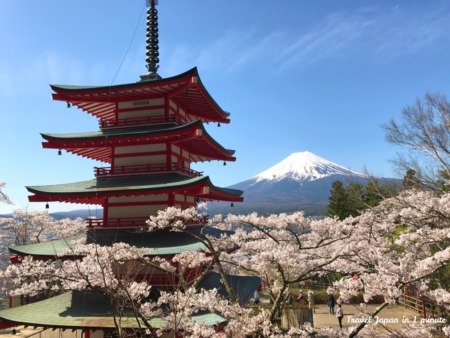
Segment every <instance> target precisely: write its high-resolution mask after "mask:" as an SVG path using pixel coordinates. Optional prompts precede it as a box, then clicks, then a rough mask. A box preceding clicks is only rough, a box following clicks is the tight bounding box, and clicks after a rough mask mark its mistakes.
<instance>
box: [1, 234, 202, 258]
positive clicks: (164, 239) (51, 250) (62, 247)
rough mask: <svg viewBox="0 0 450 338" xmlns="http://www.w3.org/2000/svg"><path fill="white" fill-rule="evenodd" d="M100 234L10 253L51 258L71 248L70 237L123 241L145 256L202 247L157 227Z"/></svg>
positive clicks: (109, 242) (103, 242)
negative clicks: (139, 230)
mask: <svg viewBox="0 0 450 338" xmlns="http://www.w3.org/2000/svg"><path fill="white" fill-rule="evenodd" d="M99 233H100V234H101V235H99V236H96V235H95V232H90V231H89V232H88V233H85V234H81V235H78V236H75V237H70V238H65V239H58V240H53V241H48V242H42V243H33V244H26V245H17V246H13V247H10V248H9V250H10V251H11V252H12V253H15V254H19V255H25V256H27V255H30V256H35V257H38V256H41V257H42V256H43V257H49V256H50V257H53V256H57V255H59V254H61V253H62V252H64V251H66V250H67V249H70V248H71V244H70V243H72V242H73V240H80V239H83V238H84V239H85V241H86V243H93V242H96V243H98V244H99V245H103V246H109V245H112V244H113V243H120V242H122V243H126V244H129V245H131V246H135V247H138V248H142V249H144V254H145V255H147V256H159V255H176V254H179V253H182V252H185V251H204V250H205V249H206V248H205V246H204V245H203V244H202V243H201V242H199V241H198V240H196V239H195V238H194V237H193V236H190V235H189V234H186V233H182V232H169V231H166V230H158V231H153V232H133V231H127V230H102V231H100V232H99Z"/></svg>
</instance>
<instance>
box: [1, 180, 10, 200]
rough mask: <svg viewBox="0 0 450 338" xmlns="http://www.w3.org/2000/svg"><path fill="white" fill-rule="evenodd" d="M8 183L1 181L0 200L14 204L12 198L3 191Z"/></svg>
mask: <svg viewBox="0 0 450 338" xmlns="http://www.w3.org/2000/svg"><path fill="white" fill-rule="evenodd" d="M5 185H6V184H5V183H4V182H0V202H3V203H7V204H12V203H11V200H10V199H9V197H8V195H6V194H5V193H4V192H3V191H2V188H3V187H4V186H5Z"/></svg>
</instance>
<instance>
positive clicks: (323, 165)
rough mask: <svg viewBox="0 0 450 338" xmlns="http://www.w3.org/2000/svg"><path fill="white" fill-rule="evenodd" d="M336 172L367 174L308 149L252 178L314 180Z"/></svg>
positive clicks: (354, 174) (355, 174)
mask: <svg viewBox="0 0 450 338" xmlns="http://www.w3.org/2000/svg"><path fill="white" fill-rule="evenodd" d="M336 174H339V175H346V176H358V177H366V176H367V175H364V174H362V173H360V172H357V171H353V170H350V169H347V168H345V167H343V166H340V165H338V164H336V163H333V162H330V161H328V160H326V159H324V158H322V157H319V156H317V155H315V154H313V153H311V152H309V151H304V152H298V153H293V154H291V155H289V156H288V157H286V158H285V159H284V160H283V161H281V162H279V163H277V164H275V165H274V166H273V167H271V168H269V169H267V170H265V171H263V172H261V173H259V174H258V175H256V176H254V177H253V179H254V180H256V182H258V181H263V180H269V181H273V180H274V181H279V180H282V179H285V178H290V179H293V180H296V181H304V180H306V181H314V180H317V179H319V178H323V177H327V176H330V175H336Z"/></svg>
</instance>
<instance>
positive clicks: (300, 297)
mask: <svg viewBox="0 0 450 338" xmlns="http://www.w3.org/2000/svg"><path fill="white" fill-rule="evenodd" d="M304 300H305V295H304V294H303V291H302V290H300V291H299V292H298V296H297V301H298V302H299V303H301V302H303V301H304Z"/></svg>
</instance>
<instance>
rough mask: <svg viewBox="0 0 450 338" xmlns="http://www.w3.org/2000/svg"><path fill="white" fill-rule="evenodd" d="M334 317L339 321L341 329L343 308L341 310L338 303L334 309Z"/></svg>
mask: <svg viewBox="0 0 450 338" xmlns="http://www.w3.org/2000/svg"><path fill="white" fill-rule="evenodd" d="M336 317H337V319H338V322H339V327H340V328H341V329H342V318H344V310H342V307H341V304H338V308H337V310H336Z"/></svg>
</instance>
